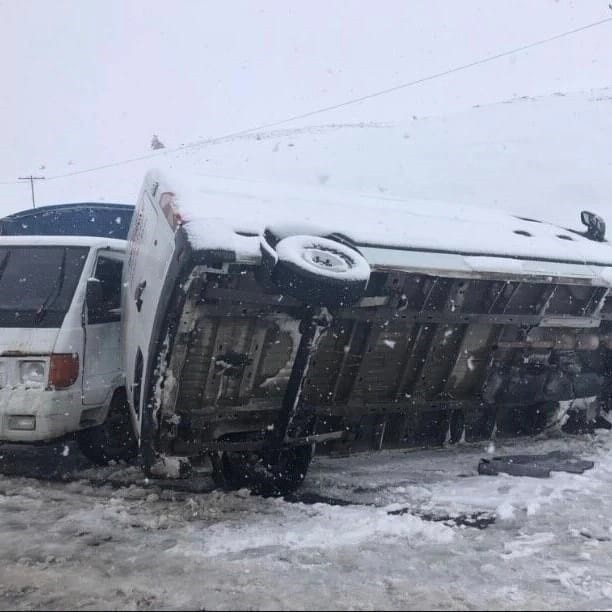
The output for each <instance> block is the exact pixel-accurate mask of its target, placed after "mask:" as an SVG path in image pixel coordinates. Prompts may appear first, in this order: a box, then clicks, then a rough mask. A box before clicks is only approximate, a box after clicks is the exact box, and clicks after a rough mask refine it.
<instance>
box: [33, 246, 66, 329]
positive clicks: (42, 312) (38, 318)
mask: <svg viewBox="0 0 612 612" xmlns="http://www.w3.org/2000/svg"><path fill="white" fill-rule="evenodd" d="M65 278H66V249H64V252H63V255H62V261H61V263H60V265H59V279H58V282H57V283H56V285H55V289H54V290H53V291H52V292H51V293H50V294H49V295H48V296H47V297H46V298H45V300H44V302H43V303H42V304H41V305H40V306H39V308H38V310H37V311H36V315H35V318H34V323H35V324H36V325H40V324H41V323H42V322H43V319H44V318H45V317H46V316H47V311H48V309H49V306H51V305H52V304H53V302H55V300H56V299H57V298H58V296H59V294H60V293H61V291H62V288H63V286H64V279H65Z"/></svg>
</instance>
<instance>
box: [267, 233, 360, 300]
mask: <svg viewBox="0 0 612 612" xmlns="http://www.w3.org/2000/svg"><path fill="white" fill-rule="evenodd" d="M308 241H310V242H311V243H312V245H313V246H316V247H317V248H318V249H319V250H322V251H328V252H330V253H333V254H334V255H336V256H340V257H341V258H342V259H344V260H345V261H346V263H347V264H348V266H349V267H350V269H351V272H348V273H346V274H344V275H343V274H342V273H338V274H337V275H336V276H334V275H332V274H329V273H328V274H325V273H324V272H323V269H322V272H321V273H317V271H316V268H314V266H312V265H310V264H308V263H307V262H306V261H301V260H300V258H299V257H287V256H286V255H285V254H283V250H286V249H287V246H288V245H290V244H291V246H292V247H293V248H292V249H290V250H291V251H293V250H294V249H299V248H304V249H305V248H306V246H305V244H302V243H307V242H308ZM276 253H277V255H278V261H277V263H276V265H275V266H274V268H273V270H272V273H271V278H272V281H273V282H274V284H275V285H276V286H277V287H278V288H279V289H280V290H281V292H282V293H284V294H285V295H289V296H291V297H294V298H296V299H298V300H299V301H300V302H302V303H304V304H308V305H312V306H327V307H330V308H335V307H342V306H351V305H352V304H354V303H355V302H357V300H359V299H360V298H361V297H363V295H364V294H365V290H366V286H367V284H368V281H369V274H370V267H369V265H368V263H367V261H366V260H365V259H364V257H363V255H361V254H360V253H358V252H357V251H356V250H355V249H352V248H351V247H349V246H347V245H346V244H343V243H340V242H337V241H335V240H330V239H329V238H319V237H316V236H290V237H288V238H284V239H283V240H281V241H280V242H279V243H278V244H277V245H276ZM354 270H358V271H359V272H360V274H358V275H357V277H353V276H352V274H353V271H354ZM365 270H367V273H363V272H364V271H365Z"/></svg>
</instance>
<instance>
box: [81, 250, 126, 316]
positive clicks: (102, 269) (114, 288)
mask: <svg viewBox="0 0 612 612" xmlns="http://www.w3.org/2000/svg"><path fill="white" fill-rule="evenodd" d="M122 269H123V262H121V261H119V260H118V259H112V258H110V257H105V256H104V255H101V256H100V257H98V261H97V263H96V271H95V273H94V277H95V278H96V279H97V280H98V281H99V283H100V299H99V300H98V303H97V305H96V308H94V309H93V312H92V309H91V308H90V309H89V310H88V312H87V322H88V323H89V324H92V323H112V322H114V321H119V320H120V319H121V272H122Z"/></svg>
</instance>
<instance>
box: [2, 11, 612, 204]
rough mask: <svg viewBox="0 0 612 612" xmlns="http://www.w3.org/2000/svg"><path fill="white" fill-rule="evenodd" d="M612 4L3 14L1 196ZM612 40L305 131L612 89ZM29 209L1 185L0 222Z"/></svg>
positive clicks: (379, 81)
mask: <svg viewBox="0 0 612 612" xmlns="http://www.w3.org/2000/svg"><path fill="white" fill-rule="evenodd" d="M607 5H608V2H607V0H575V1H569V0H461V2H457V1H455V0H446V1H443V0H377V1H376V2H372V1H371V0H359V1H352V2H347V1H346V0H309V1H308V2H297V1H294V2H290V1H287V0H265V1H263V0H261V1H260V2H256V1H254V0H251V1H246V0H244V1H227V2H218V1H215V2H213V1H205V0H174V1H172V2H168V1H167V0H165V1H161V2H160V1H157V0H146V1H145V0H87V1H84V0H72V1H70V0H0V28H1V30H2V36H1V37H0V74H1V75H2V85H1V97H0V110H1V114H0V117H1V119H0V121H1V124H0V125H1V128H2V130H1V132H2V137H3V146H2V147H0V181H11V180H14V179H15V178H16V177H17V176H19V175H21V174H28V173H30V172H34V173H42V174H45V173H46V174H56V173H61V172H66V171H70V170H72V169H78V168H81V167H87V166H90V165H96V164H99V163H106V162H111V161H115V160H118V159H122V158H125V157H130V156H132V155H138V154H143V153H147V152H148V151H150V148H149V147H150V141H151V136H152V134H157V135H159V137H160V138H161V139H162V141H163V142H165V144H166V145H167V146H170V147H173V146H178V145H180V144H181V143H184V142H189V141H193V140H195V139H198V138H202V137H211V136H217V135H220V134H224V133H226V132H231V131H235V130H239V129H242V128H249V127H252V126H254V125H257V124H260V123H266V122H271V121H275V120H280V119H283V118H284V117H286V116H289V115H292V114H299V113H302V112H308V111H310V110H312V109H315V108H318V107H321V106H325V105H329V104H335V103H337V102H341V101H343V100H345V99H348V98H351V97H357V96H360V95H363V94H367V93H369V92H371V91H376V90H378V89H384V88H387V87H390V86H393V85H395V84H397V83H401V82H405V81H410V80H413V79H416V78H419V77H423V76H427V75H428V74H431V73H435V72H438V71H441V70H445V69H447V68H450V67H452V66H455V65H459V64H462V63H468V62H472V61H474V60H477V59H479V58H481V57H483V56H487V55H490V54H495V53H499V52H502V51H505V50H507V49H510V48H512V47H516V46H520V45H523V44H526V43H530V42H533V41H535V40H538V39H541V38H546V37H548V36H552V35H555V34H558V33H560V32H562V31H564V30H569V29H572V28H575V27H579V26H581V25H584V24H587V23H589V22H592V21H596V20H599V19H603V18H606V17H609V16H612V12H611V11H610V9H609V8H608V6H607ZM611 40H612V24H605V25H603V26H601V27H599V28H595V29H591V30H588V31H586V32H583V33H580V34H577V35H574V36H571V37H567V38H564V39H562V40H559V41H556V42H553V43H551V44H549V45H547V46H544V47H540V48H538V49H534V50H530V51H528V52H525V53H522V54H519V55H516V56H513V57H510V58H504V59H501V60H499V61H497V62H493V63H490V64H487V65H484V66H480V67H477V68H473V69H470V70H467V71H463V72H460V73H457V74H455V75H452V76H449V77H445V78H441V79H439V80H436V81H433V82H429V83H426V84H423V85H419V86H417V87H413V88H410V89H406V90H403V91H399V92H396V93H393V94H390V95H388V96H385V97H382V98H378V99H375V100H371V101H368V102H364V103H362V104H359V105H356V106H352V107H345V108H343V109H340V110H336V111H333V112H330V113H326V114H324V115H321V116H319V117H313V118H311V119H309V120H307V121H306V123H309V124H316V123H329V122H344V121H352V120H362V119H365V120H377V121H388V120H402V119H406V118H409V117H411V116H412V115H415V114H416V115H419V114H427V115H435V114H444V113H449V112H454V111H457V110H461V109H464V108H468V107H470V106H471V105H474V104H483V103H487V102H493V101H498V100H503V99H506V98H509V97H513V96H521V95H538V94H545V93H550V92H555V91H564V92H567V91H576V90H581V89H589V88H597V87H605V86H609V85H610V84H611V81H612V78H611V75H612V45H611V43H610V41H611ZM41 166H44V168H42V169H41ZM19 193H23V196H24V200H23V201H20V202H14V200H15V199H16V198H17V199H18V194H19ZM28 197H29V192H28V190H27V189H26V187H25V186H23V187H22V186H19V188H18V191H16V190H15V188H14V186H6V185H4V186H3V185H0V213H1V212H8V211H9V210H17V209H20V208H23V207H24V204H25V205H27V204H28V200H27V198H28Z"/></svg>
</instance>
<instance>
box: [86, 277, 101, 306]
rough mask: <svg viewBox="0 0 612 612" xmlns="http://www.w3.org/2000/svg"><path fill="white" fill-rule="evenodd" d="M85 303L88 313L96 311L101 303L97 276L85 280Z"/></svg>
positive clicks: (99, 284)
mask: <svg viewBox="0 0 612 612" xmlns="http://www.w3.org/2000/svg"><path fill="white" fill-rule="evenodd" d="M85 304H87V310H88V311H89V313H94V312H98V310H99V309H100V306H101V305H102V285H101V283H100V281H99V280H98V279H97V278H90V279H89V280H88V281H87V289H86V291H85Z"/></svg>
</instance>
